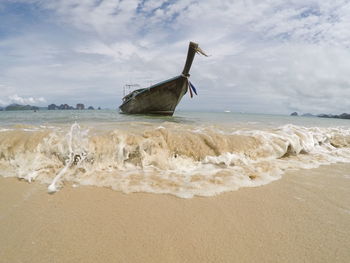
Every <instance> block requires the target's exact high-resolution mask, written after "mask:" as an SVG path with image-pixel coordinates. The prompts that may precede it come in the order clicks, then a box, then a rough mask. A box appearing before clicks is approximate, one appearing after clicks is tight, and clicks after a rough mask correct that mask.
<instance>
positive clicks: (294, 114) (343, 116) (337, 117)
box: [290, 112, 350, 120]
mask: <svg viewBox="0 0 350 263" xmlns="http://www.w3.org/2000/svg"><path fill="white" fill-rule="evenodd" d="M290 116H295V117H297V116H301V117H319V118H334V119H345V120H346V119H350V114H349V113H342V114H339V115H336V114H324V113H322V114H318V115H314V114H311V113H305V114H302V115H299V114H298V113H297V112H293V113H291V114H290Z"/></svg>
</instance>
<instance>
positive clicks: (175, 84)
mask: <svg viewBox="0 0 350 263" xmlns="http://www.w3.org/2000/svg"><path fill="white" fill-rule="evenodd" d="M196 53H200V54H202V55H205V56H207V55H206V54H205V53H204V52H203V51H202V50H201V49H200V48H199V46H198V44H196V43H194V42H190V44H189V47H188V53H187V59H186V63H185V67H184V69H183V71H182V74H181V75H180V76H177V77H174V78H171V79H168V80H165V81H162V82H160V83H157V84H155V85H153V86H150V87H149V88H145V89H137V90H134V91H132V92H131V93H129V94H128V95H126V96H125V97H124V98H123V103H122V105H120V106H119V109H120V111H121V112H123V113H129V114H157V115H168V116H172V115H173V114H174V111H175V108H176V106H177V105H178V104H179V102H180V100H181V98H182V97H183V95H184V94H186V92H187V90H188V89H189V90H190V93H191V97H192V91H193V92H194V93H196V94H197V92H196V89H195V88H194V86H193V85H192V84H191V83H190V82H189V80H188V78H189V77H190V74H189V72H190V69H191V65H192V62H193V59H194V56H195V54H196Z"/></svg>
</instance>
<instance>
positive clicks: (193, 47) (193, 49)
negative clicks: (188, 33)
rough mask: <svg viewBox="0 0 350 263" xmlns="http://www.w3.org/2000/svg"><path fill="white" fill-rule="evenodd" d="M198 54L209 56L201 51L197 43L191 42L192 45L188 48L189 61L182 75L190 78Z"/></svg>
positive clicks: (187, 60)
mask: <svg viewBox="0 0 350 263" xmlns="http://www.w3.org/2000/svg"><path fill="white" fill-rule="evenodd" d="M196 53H200V54H202V55H204V56H206V57H207V55H206V54H205V53H204V52H203V50H201V49H200V47H199V46H198V44H197V43H194V42H190V45H189V46H188V52H187V59H186V63H185V67H184V70H183V71H182V75H184V76H186V77H188V76H190V74H189V72H190V69H191V66H192V62H193V59H194V56H195V55H196Z"/></svg>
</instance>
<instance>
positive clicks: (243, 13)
mask: <svg viewBox="0 0 350 263" xmlns="http://www.w3.org/2000/svg"><path fill="white" fill-rule="evenodd" d="M349 28H350V1H349V0H346V1H345V0H323V1H321V0H319V1H316V0H303V1H302V0H293V1H292V0H290V1H283V0H266V1H257V0H215V1H214V0H213V1H209V0H202V1H199V0H177V1H176V0H172V1H153V0H128V1H126V0H124V1H120V0H99V1H97V0H45V1H44V0H0V91H1V92H0V106H1V105H7V104H9V103H29V104H33V105H34V104H35V105H40V106H45V105H48V104H50V103H56V104H61V103H68V104H71V105H75V104H76V103H80V102H82V103H84V104H86V105H93V106H102V107H109V108H116V107H117V106H118V105H119V104H120V101H121V97H122V94H123V89H122V88H123V86H124V85H125V84H129V83H138V84H140V85H141V86H144V87H146V86H147V85H149V84H154V83H156V82H158V81H161V80H164V79H167V78H170V77H173V76H176V75H178V74H179V73H181V70H182V68H183V64H184V61H185V57H186V52H187V47H188V42H189V41H195V42H198V43H199V44H200V46H201V47H202V49H203V50H205V51H206V52H207V53H208V54H210V57H208V58H206V57H202V56H197V57H196V58H195V61H194V63H193V66H192V69H191V81H192V82H193V83H194V84H195V86H196V87H197V89H198V91H199V96H198V97H195V98H193V99H190V98H189V96H187V95H186V96H185V97H184V99H183V100H182V102H181V103H180V105H179V108H180V109H184V110H219V111H221V110H232V111H236V112H260V113H282V114H288V113H290V112H292V111H298V112H312V113H322V112H324V113H342V112H349V111H350V110H349V99H348V97H349V95H350V77H349V76H350V30H349Z"/></svg>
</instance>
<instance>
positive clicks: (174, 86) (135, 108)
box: [119, 75, 188, 116]
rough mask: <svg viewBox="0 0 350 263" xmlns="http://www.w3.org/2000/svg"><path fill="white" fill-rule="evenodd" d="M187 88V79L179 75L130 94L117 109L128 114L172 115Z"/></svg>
mask: <svg viewBox="0 0 350 263" xmlns="http://www.w3.org/2000/svg"><path fill="white" fill-rule="evenodd" d="M187 89H188V79H187V77H185V76H182V75H181V76H178V77H175V78H173V79H170V80H167V81H163V82H161V83H159V84H156V85H153V86H151V87H150V88H148V89H144V90H142V91H141V92H139V93H137V94H135V96H131V97H130V98H128V99H127V100H125V101H124V102H123V104H122V105H121V106H120V107H119V109H120V110H121V112H123V113H128V114H156V115H166V116H172V115H173V114H174V111H175V108H176V106H177V105H178V103H179V102H180V100H181V99H182V97H183V95H184V94H185V93H186V92H187Z"/></svg>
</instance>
